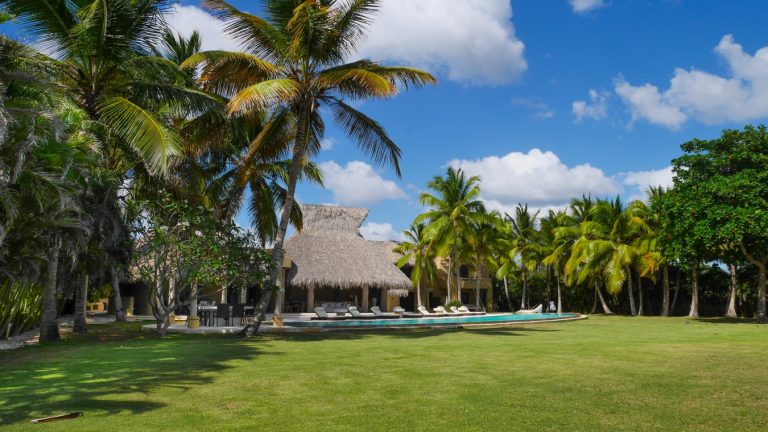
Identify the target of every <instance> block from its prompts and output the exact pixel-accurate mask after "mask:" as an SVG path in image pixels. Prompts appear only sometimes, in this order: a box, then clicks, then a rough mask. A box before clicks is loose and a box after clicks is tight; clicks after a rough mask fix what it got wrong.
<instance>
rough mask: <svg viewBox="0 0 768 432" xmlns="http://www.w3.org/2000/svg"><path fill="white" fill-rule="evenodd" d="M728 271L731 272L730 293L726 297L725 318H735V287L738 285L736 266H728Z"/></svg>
mask: <svg viewBox="0 0 768 432" xmlns="http://www.w3.org/2000/svg"><path fill="white" fill-rule="evenodd" d="M728 269H729V270H730V271H731V293H730V295H729V296H728V309H726V311H725V317H726V318H737V317H738V315H737V314H736V287H737V285H738V283H739V282H738V276H737V274H736V265H735V264H730V265H728Z"/></svg>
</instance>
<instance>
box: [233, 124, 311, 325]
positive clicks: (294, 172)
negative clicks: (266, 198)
mask: <svg viewBox="0 0 768 432" xmlns="http://www.w3.org/2000/svg"><path fill="white" fill-rule="evenodd" d="M302 124H303V122H302V121H300V123H299V126H298V133H297V140H296V141H297V142H304V141H306V139H305V137H306V133H305V131H304V130H303V129H304V126H302ZM303 159H304V151H303V149H302V148H301V147H297V148H296V150H295V152H294V154H293V159H291V166H290V167H289V168H288V190H287V193H286V197H285V204H284V205H283V211H282V213H281V215H280V225H279V226H278V230H277V237H276V238H275V246H274V247H273V249H272V259H273V261H274V267H273V268H272V271H271V272H270V275H269V281H267V283H265V284H264V286H263V287H262V289H261V299H260V301H259V310H258V312H257V313H256V319H255V320H254V322H253V323H252V324H248V325H247V326H245V328H244V329H243V330H242V332H241V334H243V335H246V336H251V335H253V334H255V333H256V332H257V331H259V327H261V323H262V322H263V321H264V319H265V318H266V310H267V308H268V307H269V303H270V302H271V301H272V293H273V292H274V287H275V286H276V284H277V277H278V272H281V271H282V270H283V257H284V256H285V250H283V244H284V243H285V234H286V232H287V231H288V223H289V222H290V220H291V212H292V211H293V206H294V204H295V201H296V200H295V196H296V184H297V183H298V180H299V172H300V171H301V167H302V164H303V163H304V161H303Z"/></svg>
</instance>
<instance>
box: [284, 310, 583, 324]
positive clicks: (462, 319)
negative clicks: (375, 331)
mask: <svg viewBox="0 0 768 432" xmlns="http://www.w3.org/2000/svg"><path fill="white" fill-rule="evenodd" d="M578 317H579V314H576V313H562V314H545V313H538V314H521V315H516V314H511V313H507V314H489V315H475V316H459V317H433V318H400V319H362V320H359V319H358V320H356V319H346V320H343V321H321V320H318V321H294V322H286V323H285V325H286V326H290V327H320V328H344V327H347V328H348V327H357V328H360V327H423V326H424V327H435V326H455V325H461V324H469V325H472V324H503V323H515V322H525V321H556V320H563V319H574V318H578Z"/></svg>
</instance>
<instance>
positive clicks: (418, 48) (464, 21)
mask: <svg viewBox="0 0 768 432" xmlns="http://www.w3.org/2000/svg"><path fill="white" fill-rule="evenodd" d="M511 19H512V6H511V4H510V1H509V0H450V1H445V0H418V1H402V0H383V1H382V2H381V6H380V9H379V12H378V13H377V14H376V15H375V18H374V21H373V22H372V23H371V26H370V31H369V32H368V36H367V39H366V40H365V41H364V42H363V43H362V45H361V47H360V55H362V56H366V57H370V58H372V59H376V60H384V61H387V60H391V61H400V62H405V63H406V64H409V65H414V66H418V67H422V68H426V69H428V70H430V71H432V72H435V71H437V72H441V73H445V74H446V75H447V77H448V78H449V79H451V80H454V81H462V82H468V83H472V84H507V83H511V82H514V81H516V80H517V79H518V78H519V76H520V75H521V74H522V73H523V72H524V71H525V70H526V69H527V68H528V63H527V62H526V60H525V57H524V50H525V45H524V44H523V42H521V41H520V40H519V39H518V38H517V37H516V36H515V28H514V26H513V25H512V21H511Z"/></svg>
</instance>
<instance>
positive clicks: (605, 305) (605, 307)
mask: <svg viewBox="0 0 768 432" xmlns="http://www.w3.org/2000/svg"><path fill="white" fill-rule="evenodd" d="M595 291H596V292H597V297H598V298H599V299H600V304H601V305H602V306H603V312H604V313H605V314H606V315H613V311H612V310H611V308H609V307H608V303H606V302H605V299H604V298H603V293H602V292H601V290H600V286H599V285H597V284H595Z"/></svg>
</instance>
